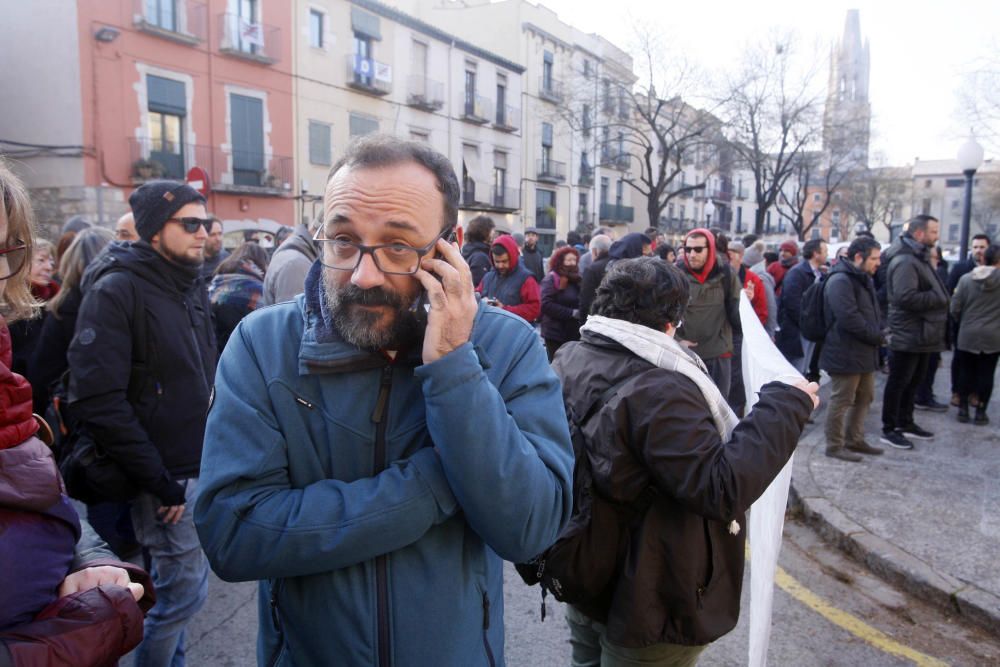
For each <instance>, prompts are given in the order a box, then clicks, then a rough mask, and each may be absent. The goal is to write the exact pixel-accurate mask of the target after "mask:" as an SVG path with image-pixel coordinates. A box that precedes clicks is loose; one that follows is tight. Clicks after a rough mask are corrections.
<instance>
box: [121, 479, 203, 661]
mask: <svg viewBox="0 0 1000 667" xmlns="http://www.w3.org/2000/svg"><path fill="white" fill-rule="evenodd" d="M181 483H182V484H184V486H185V493H184V504H185V508H184V514H183V516H181V520H180V521H179V522H178V523H176V524H173V525H167V524H165V523H163V521H162V520H161V518H160V516H159V515H158V514H157V513H156V511H157V510H158V509H159V508H160V506H161V502H160V500H159V498H157V497H155V496H153V495H151V494H148V493H143V494H141V495H140V496H139V497H138V498H136V499H135V502H134V503H133V505H132V523H133V525H134V527H135V535H136V539H138V540H139V543H140V544H142V546H143V547H145V548H146V549H148V550H149V555H150V557H151V559H152V564H153V565H152V569H151V571H150V574H151V575H152V577H153V585H154V586H155V587H156V604H155V605H154V606H153V608H152V609H150V611H149V614H147V616H146V624H145V628H144V632H143V640H142V643H141V644H139V647H138V648H137V649H136V651H135V665H136V667H147V666H149V667H183V665H184V628H185V627H186V626H187V624H188V621H190V620H191V619H192V618H193V617H194V615H195V614H197V613H198V610H199V609H201V607H202V605H203V604H204V603H205V598H206V597H208V561H207V560H206V558H205V554H204V553H203V552H202V550H201V544H200V543H199V542H198V533H197V532H195V528H194V519H193V513H194V501H195V489H196V487H197V485H198V479H197V478H194V479H188V480H183V481H182V482H181Z"/></svg>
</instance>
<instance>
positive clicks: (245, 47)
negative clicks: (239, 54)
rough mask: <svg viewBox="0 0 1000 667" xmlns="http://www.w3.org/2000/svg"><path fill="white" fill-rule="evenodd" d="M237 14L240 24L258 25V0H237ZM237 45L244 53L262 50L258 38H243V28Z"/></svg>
mask: <svg viewBox="0 0 1000 667" xmlns="http://www.w3.org/2000/svg"><path fill="white" fill-rule="evenodd" d="M236 16H237V17H238V25H239V24H240V22H244V23H250V24H253V25H257V24H258V23H259V21H260V7H259V5H258V4H257V0H237V2H236ZM237 47H238V48H239V50H240V51H243V52H244V53H257V52H258V51H260V50H261V46H260V45H259V44H258V42H257V40H253V41H251V40H249V39H244V38H243V31H242V30H240V31H239V36H238V41H237Z"/></svg>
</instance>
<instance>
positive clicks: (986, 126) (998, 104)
mask: <svg viewBox="0 0 1000 667" xmlns="http://www.w3.org/2000/svg"><path fill="white" fill-rule="evenodd" d="M989 53H990V54H991V55H989V56H987V57H985V58H981V59H980V60H978V61H977V62H975V63H973V65H972V67H971V71H969V72H968V73H967V74H966V76H965V82H964V84H963V86H962V88H961V89H960V91H959V104H960V105H961V109H962V113H961V115H962V116H963V120H965V121H966V122H967V123H968V124H969V125H971V126H972V128H973V130H974V131H975V133H976V136H977V137H978V138H979V139H980V140H981V141H983V142H984V143H986V144H987V146H988V147H989V148H990V149H992V150H994V151H1000V42H994V44H993V47H992V49H990V50H989Z"/></svg>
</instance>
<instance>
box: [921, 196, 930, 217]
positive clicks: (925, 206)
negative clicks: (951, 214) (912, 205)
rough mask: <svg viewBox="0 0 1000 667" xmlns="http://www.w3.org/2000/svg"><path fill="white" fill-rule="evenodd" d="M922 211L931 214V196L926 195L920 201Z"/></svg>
mask: <svg viewBox="0 0 1000 667" xmlns="http://www.w3.org/2000/svg"><path fill="white" fill-rule="evenodd" d="M920 212H921V213H923V214H924V215H930V214H931V198H930V197H924V198H923V199H922V200H921V202H920Z"/></svg>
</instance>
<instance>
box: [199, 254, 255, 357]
mask: <svg viewBox="0 0 1000 667" xmlns="http://www.w3.org/2000/svg"><path fill="white" fill-rule="evenodd" d="M263 294H264V271H263V270H261V269H260V267H258V266H257V265H256V264H254V263H253V262H251V261H250V260H246V261H244V262H243V263H242V265H241V266H240V267H239V269H238V270H237V271H235V272H233V273H221V274H218V275H216V276H215V277H213V278H212V283H211V284H210V285H209V287H208V299H209V302H210V303H211V304H212V319H213V321H214V322H215V340H216V342H217V343H218V350H219V354H220V355H221V354H222V350H224V349H225V347H226V342H228V341H229V335H230V334H231V333H232V332H233V329H235V328H236V325H237V324H239V323H240V320H242V319H243V318H244V317H246V316H247V315H249V314H250V313H252V312H253V311H255V310H256V309H257V306H258V305H259V304H260V301H261V297H262V296H263Z"/></svg>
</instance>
